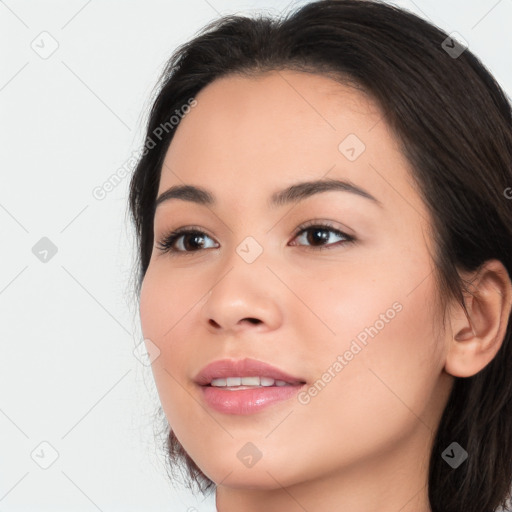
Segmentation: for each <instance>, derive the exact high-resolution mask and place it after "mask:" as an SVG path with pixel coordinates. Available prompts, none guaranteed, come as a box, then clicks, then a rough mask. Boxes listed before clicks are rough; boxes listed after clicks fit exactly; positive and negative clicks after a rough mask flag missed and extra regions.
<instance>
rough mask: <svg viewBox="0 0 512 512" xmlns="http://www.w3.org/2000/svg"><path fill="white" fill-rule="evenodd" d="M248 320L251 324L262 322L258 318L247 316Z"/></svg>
mask: <svg viewBox="0 0 512 512" xmlns="http://www.w3.org/2000/svg"><path fill="white" fill-rule="evenodd" d="M245 320H247V321H248V322H251V324H259V323H261V320H258V319H257V318H246V319H245Z"/></svg>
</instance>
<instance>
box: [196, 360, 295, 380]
mask: <svg viewBox="0 0 512 512" xmlns="http://www.w3.org/2000/svg"><path fill="white" fill-rule="evenodd" d="M226 377H269V378H271V379H274V380H284V381H285V382H289V383H290V384H303V383H304V382H305V381H304V379H302V378H300V377H294V376H292V375H289V374H288V373H285V372H283V371H282V370H279V369H278V368H276V367H275V366H271V365H269V364H267V363H264V362H262V361H257V360H256V359H249V358H246V359H240V360H233V359H220V360H218V361H214V362H213V363H210V364H208V365H206V366H205V367H204V368H203V369H202V370H201V371H200V372H199V373H198V374H197V375H196V378H195V379H194V380H195V381H196V382H197V383H198V384H199V385H200V386H207V385H209V384H210V382H211V381H212V380H213V379H225V378H226Z"/></svg>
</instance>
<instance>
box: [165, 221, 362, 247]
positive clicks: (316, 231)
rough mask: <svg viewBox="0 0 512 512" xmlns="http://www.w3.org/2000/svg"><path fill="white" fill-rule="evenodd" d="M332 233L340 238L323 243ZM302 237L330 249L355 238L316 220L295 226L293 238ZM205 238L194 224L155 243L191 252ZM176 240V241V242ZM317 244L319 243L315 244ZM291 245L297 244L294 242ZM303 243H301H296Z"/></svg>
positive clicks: (202, 245) (172, 232)
mask: <svg viewBox="0 0 512 512" xmlns="http://www.w3.org/2000/svg"><path fill="white" fill-rule="evenodd" d="M308 233H309V234H310V236H305V237H304V235H305V234H308ZM332 234H334V235H336V236H337V237H339V238H341V239H342V240H341V241H340V242H338V243H337V244H334V243H330V244H325V243H324V242H325V241H328V240H329V239H330V237H331V235H332ZM301 237H302V238H303V240H305V241H306V242H308V243H312V244H313V245H312V247H313V248H314V249H330V248H331V246H333V245H342V244H346V243H351V242H354V241H355V238H354V237H353V236H351V235H347V234H346V233H344V232H343V231H340V230H339V229H336V228H334V226H332V225H331V224H329V223H318V222H316V221H310V222H308V223H306V224H302V225H301V226H299V227H298V228H297V231H296V233H295V235H294V237H293V238H294V239H296V238H299V239H300V238H301ZM205 239H210V240H212V239H211V238H210V237H209V236H208V235H207V234H206V233H205V232H204V231H202V230H201V229H199V228H196V227H194V226H192V227H188V228H179V229H177V230H175V231H171V232H170V233H168V234H167V235H165V236H164V237H163V238H162V239H161V240H160V241H158V243H157V247H158V249H159V250H160V251H162V252H164V253H176V254H179V253H183V254H186V253H193V252H199V251H201V250H202V249H205V248H207V247H205V242H204V240H205ZM177 242H178V243H177ZM315 244H319V245H315ZM291 245H297V244H296V243H294V244H291ZM298 245H303V244H298Z"/></svg>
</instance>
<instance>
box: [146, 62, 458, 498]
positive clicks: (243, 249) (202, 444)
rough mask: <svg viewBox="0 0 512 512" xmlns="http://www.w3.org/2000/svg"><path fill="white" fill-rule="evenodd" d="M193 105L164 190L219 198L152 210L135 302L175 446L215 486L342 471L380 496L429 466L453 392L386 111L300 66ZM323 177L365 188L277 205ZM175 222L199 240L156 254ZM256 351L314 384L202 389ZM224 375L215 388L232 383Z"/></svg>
mask: <svg viewBox="0 0 512 512" xmlns="http://www.w3.org/2000/svg"><path fill="white" fill-rule="evenodd" d="M196 100H197V106H195V107H194V108H193V109H191V110H190V112H189V113H188V114H187V115H185V117H184V118H183V120H182V122H181V123H180V124H179V127H178V128H177V131H176V134H175V136H174V139H173V141H172V143H171V145H170V148H169V150H168V152H167V155H166V158H165V163H164V166H163V169H162V175H161V180H160V186H159V192H158V195H159V196H160V195H161V194H162V193H164V192H165V191H167V190H168V189H169V188H170V187H174V186H182V185H185V184H186V185H191V186H195V187H201V188H204V189H207V190H208V191H209V193H210V194H211V195H212V196H213V198H214V201H213V202H211V203H210V204H204V203H201V202H199V201H193V200H191V199H192V195H191V194H187V196H182V197H181V198H176V197H174V198H168V199H167V200H165V201H162V202H161V203H160V204H159V205H158V207H157V209H156V213H155V219H154V232H155V246H154V248H153V253H152V256H151V261H150V264H149V268H148V270H147V273H146V275H145V278H144V282H143V286H142V290H141V297H140V316H141V324H142V331H143V335H144V337H145V338H147V339H148V340H150V342H151V343H153V344H155V345H156V346H157V347H158V349H159V350H160V355H159V357H157V358H156V359H155V360H154V362H153V364H152V370H153V373H154V377H155V381H156V385H157V389H158V392H159V396H160V399H161V402H162V407H163V409H164V411H165V414H166V416H167V419H168V421H169V423H170V425H171V427H172V429H173V430H174V432H175V434H176V436H177V438H178V439H179V441H180V442H181V444H182V445H183V447H184V448H185V450H186V451H187V452H188V454H189V455H190V456H191V457H192V458H193V459H194V461H195V462H196V463H197V464H198V466H199V467H200V468H201V470H202V471H203V472H204V473H205V474H206V475H207V476H208V477H209V478H210V479H212V480H213V481H214V482H216V483H217V484H220V483H222V485H223V486H228V487H232V488H239V489H240V488H252V489H263V488H265V489H274V488H275V489H277V488H280V487H281V486H291V485H294V484H299V483H301V482H307V481H314V480H322V479H327V478H331V477H334V476H335V475H344V480H343V481H344V482H346V483H347V485H350V486H352V487H351V488H354V487H353V486H354V485H357V482H358V481H359V480H357V479H358V478H361V476H362V475H364V476H365V478H368V477H369V476H371V475H375V476H376V478H375V482H376V483H375V485H382V484H379V482H382V479H383V476H384V475H389V476H390V477H395V476H397V475H402V476H403V475H407V474H417V473H418V468H422V470H426V467H427V463H428V457H429V455H430V444H429V443H430V441H431V436H432V432H433V430H434V429H435V428H436V426H437V424H438V422H439V419H440V415H441V413H442V410H443V409H444V406H445V403H446V399H447V397H448V392H449V389H450V384H451V383H452V380H451V378H450V376H448V375H447V374H446V373H445V372H444V370H443V366H444V358H445V354H446V343H445V340H444V338H443V336H446V335H445V334H444V333H443V330H442V329H441V326H440V325H439V324H438V323H437V322H438V319H437V315H436V310H435V307H434V300H435V297H436V292H435V281H434V274H433V273H432V270H433V262H432V259H431V255H430V253H429V250H432V245H431V242H430V240H431V238H430V236H429V231H428V229H429V222H430V221H429V215H428V213H427V210H426V207H425V205H424V204H423V202H422V201H421V199H420V197H419V195H418V193H417V192H416V190H415V189H414V188H413V185H412V179H411V177H410V169H409V167H408V163H407V162H406V161H405V159H404V157H403V156H402V154H401V152H400V150H399V148H398V145H397V143H396V141H395V139H394V137H393V135H392V134H391V132H390V131H389V129H388V127H387V125H386V123H385V121H384V120H383V113H382V112H381V111H380V110H379V109H378V108H377V106H376V104H375V103H374V102H372V101H371V100H370V99H368V98H367V97H366V96H364V95H363V94H362V93H361V92H358V91H355V90H354V89H350V88H348V87H345V86H342V85H340V84H338V83H336V82H334V81H332V80H331V79H329V78H327V77H325V76H319V75H312V74H305V73H299V72H292V71H281V72H270V73H266V74H264V75H260V76H258V77H253V78H248V77H243V78H242V77H234V76H229V77H224V78H221V79H218V80H216V81H215V82H213V83H212V84H210V85H208V86H207V87H206V88H204V89H203V90H202V91H201V92H200V93H199V94H198V96H197V97H196ZM316 180H323V181H325V180H331V181H332V182H333V181H334V180H340V181H345V182H349V183H350V184H351V185H353V186H354V187H357V188H358V189H360V190H361V191H364V192H359V193H358V192H356V191H355V189H348V188H345V189H342V188H341V187H340V188H337V189H334V188H333V189H330V190H326V189H324V190H323V191H322V190H321V189H320V188H317V189H316V190H315V189H304V190H303V191H302V193H298V194H289V195H288V198H287V199H286V197H287V196H285V199H286V200H282V201H281V202H277V203H276V204H273V203H271V199H272V198H273V196H274V195H275V194H276V193H279V192H280V191H282V190H284V189H287V188H288V187H290V186H296V185H298V184H301V183H304V182H309V181H316ZM308 190H309V192H308ZM372 197H373V199H372ZM305 223H308V224H309V226H308V225H306V226H303V225H304V224H305ZM326 223H327V224H328V226H327V227H316V228H315V227H312V226H318V225H320V226H322V225H324V224H326ZM181 227H189V228H193V230H194V231H195V232H197V231H200V233H199V234H198V233H196V234H189V235H182V236H181V237H178V239H176V240H175V242H174V244H172V246H171V247H172V248H173V249H174V252H164V251H163V250H161V249H160V248H159V246H158V243H159V242H162V241H163V239H164V238H165V236H166V235H167V234H168V233H169V232H170V231H172V230H176V229H178V228H181ZM299 228H300V229H305V228H308V229H307V230H306V231H301V232H299ZM340 232H341V233H340ZM343 233H344V234H345V235H343ZM245 358H250V359H255V360H257V361H261V362H263V363H267V364H269V365H272V366H273V367H276V368H278V369H279V370H281V371H283V372H285V373H286V374H288V375H290V376H293V377H297V378H298V380H300V381H301V383H302V384H299V385H296V386H293V387H292V386H289V385H287V386H286V387H285V386H278V385H276V384H275V383H274V385H271V386H263V387H262V388H258V389H256V390H255V389H253V388H251V389H240V388H235V389H226V388H224V389H219V388H218V387H216V386H201V385H199V384H198V383H197V382H196V377H197V375H198V374H199V372H200V371H201V370H202V369H203V368H204V367H205V366H206V365H208V364H209V363H212V362H214V361H217V360H221V359H228V360H232V361H238V360H241V359H245ZM243 371H245V372H246V376H255V375H258V373H257V372H258V370H254V371H251V370H248V369H246V370H243V369H242V373H243ZM227 372H228V375H226V374H218V375H220V377H219V378H222V376H224V377H228V376H229V374H230V372H231V374H232V375H231V376H232V377H236V376H238V375H237V374H236V371H235V370H233V369H229V368H228V370H227ZM255 372H256V373H255ZM263 373H265V372H264V370H263V369H261V371H260V375H261V374H263ZM265 375H269V374H265ZM265 375H262V376H265ZM210 377H211V376H210ZM211 378H213V377H211ZM208 382H209V381H208ZM234 382H235V381H231V380H230V381H226V384H228V387H229V384H233V383H234ZM252 382H253V381H251V382H249V381H244V383H248V384H252ZM254 382H256V381H254ZM265 382H266V384H270V383H271V382H270V381H265ZM217 384H222V381H218V382H217ZM283 388H285V389H283ZM237 394H238V395H237ZM269 397H271V398H269ZM214 403H215V404H214ZM212 404H214V405H212ZM384 470H385V473H383V471H384ZM363 471H364V473H363ZM423 476H425V475H423ZM418 485H419V484H418ZM419 490H420V489H419V487H418V488H417V489H414V492H416V491H419ZM383 492H384V493H385V490H384V489H383ZM414 492H412V488H411V489H409V494H410V495H411V496H412V494H414ZM384 495H385V494H384Z"/></svg>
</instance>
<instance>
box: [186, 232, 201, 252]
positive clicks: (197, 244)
mask: <svg viewBox="0 0 512 512" xmlns="http://www.w3.org/2000/svg"><path fill="white" fill-rule="evenodd" d="M189 237H190V238H187V237H185V241H186V240H193V243H192V248H193V249H197V248H198V247H199V248H200V247H201V245H202V244H201V243H198V242H197V240H198V239H199V240H200V239H202V236H201V235H200V234H199V233H195V234H193V235H189ZM184 245H185V248H187V245H188V244H187V243H186V242H185V244H184Z"/></svg>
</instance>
